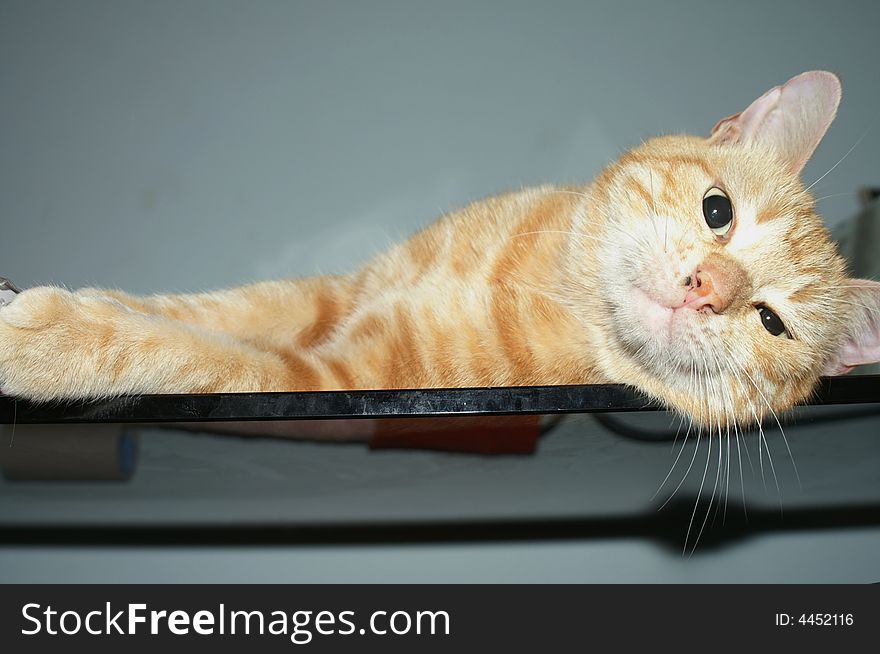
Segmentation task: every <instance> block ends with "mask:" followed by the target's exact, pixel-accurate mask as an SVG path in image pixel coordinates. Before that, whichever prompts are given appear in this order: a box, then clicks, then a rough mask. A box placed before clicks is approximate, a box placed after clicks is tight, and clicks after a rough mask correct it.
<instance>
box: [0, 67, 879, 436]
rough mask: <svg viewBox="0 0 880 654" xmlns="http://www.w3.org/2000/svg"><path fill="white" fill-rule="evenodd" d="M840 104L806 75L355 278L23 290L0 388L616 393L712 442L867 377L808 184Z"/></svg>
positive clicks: (856, 301) (863, 344)
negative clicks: (651, 401)
mask: <svg viewBox="0 0 880 654" xmlns="http://www.w3.org/2000/svg"><path fill="white" fill-rule="evenodd" d="M839 100H840V84H839V82H838V80H837V78H836V77H835V76H834V75H832V74H831V73H827V72H809V73H804V74H802V75H799V76H797V77H795V78H794V79H792V80H790V81H789V82H788V83H786V84H785V85H784V86H782V87H777V88H774V89H772V90H771V91H769V92H768V93H766V94H765V95H763V96H762V97H761V98H759V99H758V100H756V101H755V102H754V103H752V105H751V106H749V108H748V109H746V110H745V111H743V112H741V113H739V114H736V115H735V116H731V117H729V118H726V119H724V120H722V121H721V122H719V123H718V125H717V126H716V127H715V129H714V130H713V132H712V135H711V136H710V137H709V138H708V139H706V138H697V137H690V136H669V137H662V138H656V139H652V140H650V141H648V142H647V143H644V144H643V145H641V146H639V147H637V148H634V149H633V150H631V151H630V152H627V153H626V154H624V155H623V156H622V157H621V158H620V159H619V160H618V161H616V162H614V163H612V164H611V165H610V166H608V167H607V168H606V169H605V170H604V171H603V172H602V173H601V174H600V175H599V176H598V178H597V179H596V180H595V181H594V182H593V183H592V184H589V185H586V186H583V187H571V188H558V187H552V186H543V187H539V188H531V189H526V190H523V191H520V192H517V193H511V194H508V195H503V196H500V197H494V198H490V199H488V200H483V201H481V202H477V203H475V204H472V205H471V206H469V207H467V208H465V209H462V210H461V211H458V212H455V213H452V214H449V215H447V216H444V217H443V218H442V219H440V220H439V221H438V222H436V223H434V224H433V225H431V226H429V227H427V228H426V229H424V230H423V231H421V232H419V233H417V234H416V235H415V236H413V237H412V238H410V239H409V240H408V241H406V242H405V243H402V244H401V245H398V246H396V247H394V248H393V249H392V250H391V251H390V252H388V253H386V254H384V255H382V256H380V257H378V258H376V259H375V260H373V261H371V262H370V263H368V264H367V265H366V266H364V267H363V268H362V269H360V270H359V271H357V272H354V273H352V274H350V275H345V276H337V277H319V278H312V279H303V280H290V281H279V282H266V283H260V284H254V285H251V286H246V287H243V288H237V289H232V290H226V291H220V292H215V293H205V294H196V295H154V296H150V297H132V296H129V295H126V294H124V293H121V292H119V291H112V290H98V289H83V290H80V291H77V292H69V291H66V290H64V289H61V288H55V287H40V288H34V289H30V290H27V291H25V292H23V293H22V294H21V295H19V296H18V297H17V298H16V299H15V301H14V302H12V303H11V304H10V305H8V306H6V307H4V308H2V309H0V343H2V347H0V386H2V390H3V392H5V393H8V394H11V395H15V396H19V397H26V398H32V399H37V400H51V399H63V398H90V397H99V396H109V395H117V394H123V393H204V392H219V391H289V390H306V389H352V388H415V387H444V386H446V387H451V386H500V385H530V384H580V383H599V382H622V383H626V384H630V385H632V386H634V387H635V388H637V389H639V390H641V391H643V392H644V393H646V394H648V395H649V396H651V397H653V398H656V399H658V400H660V401H662V402H663V403H665V404H666V405H667V406H670V407H672V408H674V409H676V410H678V411H680V412H683V413H685V414H687V415H689V416H690V417H691V418H693V419H694V420H695V421H696V422H698V423H701V424H703V425H709V426H711V425H716V426H719V425H721V424H729V422H730V421H733V420H735V421H737V422H750V421H754V420H756V419H760V418H761V417H762V416H764V415H765V412H767V411H768V409H770V408H771V407H772V408H773V409H775V410H780V409H785V408H787V407H789V406H791V405H792V404H794V403H796V402H798V401H800V400H803V399H804V398H806V397H807V396H808V395H809V394H810V392H811V389H812V388H813V387H814V385H815V383H816V381H817V379H818V377H819V375H820V374H822V373H823V371H824V372H826V373H830V374H834V373H837V372H843V371H845V370H847V369H848V368H849V367H851V366H854V365H857V364H861V363H865V362H869V361H876V360H878V359H880V330H878V321H877V315H878V314H877V311H878V309H880V285H878V284H876V283H874V282H869V281H865V280H849V279H847V277H846V274H845V269H844V262H843V261H842V259H841V258H840V257H839V256H838V254H837V253H836V250H835V247H834V245H833V244H832V242H831V241H830V239H829V236H828V233H827V232H826V230H825V228H824V227H823V226H822V222H821V220H820V219H819V218H818V217H817V216H816V214H815V211H814V200H813V198H812V196H811V195H810V194H809V192H808V189H805V188H804V186H803V185H802V183H801V181H800V180H799V173H800V171H801V169H802V168H803V166H804V164H805V163H806V162H807V160H808V158H809V157H810V156H811V154H812V152H813V150H814V149H815V148H816V146H817V145H818V143H819V141H820V140H821V138H822V136H823V135H824V133H825V131H826V130H827V128H828V126H829V125H830V123H831V121H832V120H833V118H834V115H835V113H836V111H837V105H838V102H839Z"/></svg>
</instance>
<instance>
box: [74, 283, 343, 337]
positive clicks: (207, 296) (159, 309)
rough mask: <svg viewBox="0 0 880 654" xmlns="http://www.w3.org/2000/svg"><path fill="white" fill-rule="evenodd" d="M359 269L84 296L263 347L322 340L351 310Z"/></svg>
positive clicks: (94, 291) (85, 292)
mask: <svg viewBox="0 0 880 654" xmlns="http://www.w3.org/2000/svg"><path fill="white" fill-rule="evenodd" d="M358 289H359V278H358V277H357V276H356V275H349V276H326V277H312V278H305V279H295V280H283V281H271V282H259V283H256V284H249V285H246V286H241V287H238V288H231V289H225V290H221V291H214V292H207V293H187V294H157V295H147V296H135V295H130V294H128V293H124V292H122V291H118V290H115V289H99V288H84V289H80V290H79V291H77V292H76V294H77V295H78V296H81V297H84V298H110V299H113V300H115V301H117V302H120V303H121V304H123V305H124V306H126V307H128V308H130V309H133V310H135V311H138V312H140V313H144V314H148V315H155V316H162V317H165V318H168V319H171V320H177V321H181V322H185V323H187V324H189V325H194V326H198V327H201V328H204V329H207V330H211V331H216V332H222V333H224V334H228V335H230V336H233V337H234V338H236V339H239V340H244V341H247V342H249V343H252V344H254V345H256V346H257V347H259V348H261V349H279V348H283V349H288V348H290V347H295V348H297V349H306V348H311V347H314V346H316V345H320V344H321V343H322V342H323V341H325V340H327V338H328V337H329V336H330V335H331V333H332V332H333V330H334V329H335V328H336V327H337V326H338V324H339V323H340V322H342V320H343V319H344V318H345V317H346V316H347V315H348V313H349V312H350V311H351V308H352V306H353V305H354V301H355V296H356V294H357V291H358Z"/></svg>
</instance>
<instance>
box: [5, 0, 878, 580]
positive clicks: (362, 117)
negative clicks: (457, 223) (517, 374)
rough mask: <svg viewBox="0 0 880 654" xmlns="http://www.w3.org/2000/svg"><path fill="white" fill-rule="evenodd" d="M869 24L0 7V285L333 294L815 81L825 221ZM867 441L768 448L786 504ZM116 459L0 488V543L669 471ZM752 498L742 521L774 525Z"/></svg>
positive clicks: (423, 457)
mask: <svg viewBox="0 0 880 654" xmlns="http://www.w3.org/2000/svg"><path fill="white" fill-rule="evenodd" d="M878 24H880V9H878V5H877V3H874V2H837V3H828V2H773V3H765V2H737V3H730V2H729V1H723V2H721V1H719V2H709V1H706V0H702V1H699V2H685V1H677V2H670V3H659V2H621V1H617V2H558V1H557V2H541V3H538V2H528V3H517V2H505V3H500V2H496V3H489V2H482V3H476V2H443V3H436V2H400V3H388V2H370V3H367V2H347V3H341V2H266V1H263V2H194V1H187V2H169V1H157V2H140V3H134V2H121V1H114V2H109V1H108V2H86V1H83V2H76V3H73V2H34V1H27V2H9V1H6V0H4V1H3V2H0V179H2V182H0V220H2V232H0V274H2V275H4V276H7V277H10V278H12V279H14V280H15V281H17V282H18V283H19V284H20V285H22V286H30V285H33V284H37V283H45V282H52V283H62V284H66V285H69V286H80V285H109V286H118V287H122V288H126V289H129V290H132V291H140V292H147V291H164V290H200V289H207V288H214V287H220V286H226V285H231V284H237V283H241V282H245V281H251V280H256V279H262V278H266V277H276V276H287V275H301V274H312V273H316V272H334V271H343V270H349V269H351V268H353V267H354V266H356V265H357V264H358V263H359V262H361V261H363V260H364V259H365V258H366V257H367V256H369V255H371V254H373V253H375V252H377V251H379V250H381V249H382V248H384V247H385V246H386V245H387V244H389V243H391V242H394V241H395V240H397V239H399V238H401V237H403V236H405V235H406V234H408V233H410V232H412V231H414V230H415V229H417V228H418V227H420V226H421V225H423V224H425V223H426V222H428V221H430V220H431V219H432V218H434V217H436V216H437V215H438V214H440V213H442V212H443V211H445V210H448V209H452V208H455V207H457V206H460V205H461V204H463V203H465V202H468V201H470V200H473V199H476V198H479V197H482V196H486V195H491V194H493V193H496V192H500V191H503V190H507V189H511V188H517V187H520V186H523V185H531V184H537V183H541V182H545V181H555V182H566V181H582V180H588V179H590V178H591V177H592V176H593V175H595V173H596V172H597V171H598V170H599V169H600V167H601V166H602V165H603V163H605V162H607V161H608V160H609V159H611V158H613V157H614V156H615V155H617V154H619V153H620V152H622V151H623V150H624V149H626V148H627V147H628V146H630V145H632V144H635V143H638V142H639V141H640V140H641V139H643V138H646V137H648V136H650V135H652V134H657V133H669V132H679V131H687V132H691V133H697V134H705V133H708V130H709V129H710V128H711V127H712V125H713V124H714V123H715V121H716V120H717V119H719V118H721V117H724V116H726V115H728V114H731V113H733V112H735V111H738V110H740V109H742V108H744V107H745V106H746V105H747V104H748V103H749V102H750V101H751V100H752V99H754V98H755V97H757V96H758V95H760V94H761V93H763V92H764V91H765V90H767V89H768V88H769V87H771V86H773V85H775V84H778V83H781V82H783V81H785V80H786V79H788V78H789V77H791V76H793V75H795V74H797V73H799V72H801V71H803V70H809V69H814V68H824V69H830V70H834V71H836V72H838V73H839V74H841V76H842V78H843V82H844V102H843V105H842V107H841V111H840V114H839V117H838V120H837V122H836V123H835V124H834V126H832V128H831V130H830V132H829V135H828V137H827V138H826V140H825V142H824V143H823V145H822V146H821V147H820V149H819V150H818V152H817V154H816V156H815V158H814V161H813V162H812V163H811V164H810V165H809V166H808V168H807V169H806V171H805V179H807V181H812V180H813V179H816V178H817V177H819V176H820V175H821V174H822V173H824V172H825V171H826V170H828V169H829V168H830V167H831V166H833V165H834V164H835V162H837V161H838V160H839V159H840V158H841V157H842V156H843V155H844V154H845V153H846V152H847V150H849V149H850V147H851V146H853V144H855V143H856V142H857V141H858V140H859V139H860V137H862V136H863V135H864V139H863V140H862V141H861V143H860V144H859V145H858V146H857V147H856V148H855V150H854V151H853V152H852V153H851V154H850V155H849V156H848V157H847V158H846V159H845V160H844V161H843V162H842V163H840V165H839V166H838V167H837V168H836V169H835V170H834V171H833V172H832V173H831V174H829V175H828V176H827V177H826V178H825V179H824V180H823V181H822V182H821V183H820V184H818V185H817V186H816V188H815V190H816V192H817V194H818V195H819V196H820V197H824V198H825V199H823V200H822V201H821V202H820V208H821V210H822V212H823V213H824V215H825V216H826V218H827V220H828V222H829V223H830V224H836V223H838V222H840V221H843V220H845V219H846V218H847V217H849V216H851V215H852V214H853V213H854V212H855V210H856V206H857V205H856V201H855V195H854V194H855V190H856V189H857V188H858V187H859V186H861V185H865V184H875V185H876V184H878V174H877V173H878V171H880V147H878V146H880V134H878V131H877V117H878V107H880V102H878V100H880V90H878V89H880V85H878V80H880V74H878V62H880V40H878V39H877V31H876V29H877V25H878ZM661 420H664V419H662V418H661ZM664 424H665V423H664ZM876 426H877V423H876V421H873V422H872V421H862V422H859V423H848V425H847V427H846V428H845V429H841V428H837V429H832V430H829V429H827V428H826V429H825V430H824V431H822V430H819V431H816V430H815V429H813V431H810V432H809V433H804V434H800V435H799V433H798V430H797V429H794V431H793V432H791V431H790V432H789V438H790V439H792V440H796V441H797V443H796V447H794V449H795V454H796V457H797V458H798V461H799V463H801V465H802V467H805V468H806V473H805V472H804V471H803V470H802V477H804V478H805V482H804V485H803V487H802V488H801V489H800V490H797V491H791V490H786V493H785V497H786V502H789V503H790V505H798V503H799V502H800V503H803V504H809V505H816V504H822V503H823V502H824V503H833V502H863V503H864V502H869V503H870V502H873V503H877V502H878V501H880V493H878V490H877V489H878V482H880V473H878V468H880V466H878V465H877V460H878V451H877V444H876V440H875V439H874V438H872V434H873V432H874V431H876ZM831 432H833V434H832V433H831ZM832 436H833V439H834V441H831V442H830V439H831V437H832ZM771 440H772V446H771V449H773V452H774V454H775V453H776V452H779V451H782V452H783V453H784V449H782V447H783V446H782V445H781V444H780V442H779V441H778V439H777V438H776V437H775V436H773V437H771ZM141 442H142V457H141V466H140V468H139V470H138V472H137V474H136V476H135V478H134V480H133V481H132V482H131V483H130V484H128V485H124V484H123V485H120V486H109V487H108V486H107V485H106V484H105V485H99V484H80V485H75V486H68V485H51V484H48V485H47V484H30V485H28V484H24V485H21V484H13V483H8V482H6V483H2V484H0V520H5V521H12V520H18V521H20V520H22V519H24V518H27V519H30V520H33V521H37V522H40V521H43V522H52V521H57V520H59V519H61V518H62V517H64V518H66V519H70V520H74V521H76V520H78V519H87V518H91V519H96V518H97V519H100V518H102V517H103V518H108V517H112V518H113V519H121V518H122V517H125V518H128V519H134V520H137V519H149V518H151V517H152V518H157V517H158V518H164V519H168V518H176V519H181V520H186V521H197V520H198V519H199V517H200V516H216V515H218V512H223V511H226V512H227V513H226V515H227V517H228V518H229V519H230V520H236V519H238V518H240V517H242V516H248V515H251V514H254V513H255V512H256V513H257V514H260V515H264V514H265V515H276V516H279V517H283V518H286V519H291V520H296V519H303V520H305V519H310V520H311V519H315V517H316V516H323V518H324V519H328V520H333V519H349V518H351V517H352V516H367V517H376V518H382V517H398V518H400V517H403V518H406V517H412V518H418V517H425V516H427V517H432V516H434V517H454V516H456V515H462V514H463V513H464V514H467V515H471V516H472V517H476V518H479V517H481V516H484V517H487V518H488V517H492V516H498V515H526V516H528V515H547V514H554V513H556V514H559V513H566V514H586V515H593V514H596V513H597V512H598V513H601V512H602V511H629V510H641V509H642V508H643V507H644V506H646V505H648V503H649V498H650V496H651V494H652V493H653V491H654V489H655V488H656V487H657V485H658V484H659V482H660V481H661V480H662V479H663V477H664V476H665V474H666V472H667V470H668V469H669V467H670V465H671V464H672V460H673V457H672V455H671V454H670V452H669V451H668V450H667V449H666V448H659V449H658V448H653V449H650V451H647V450H644V449H643V448H640V447H635V446H632V445H631V444H621V443H618V442H616V441H614V440H613V439H611V438H610V437H609V436H607V435H603V434H602V433H601V432H599V431H597V430H596V429H595V427H594V426H592V425H591V424H588V423H577V422H576V423H574V424H573V425H569V426H567V427H565V428H564V429H563V431H561V432H559V433H557V434H555V435H554V436H552V437H551V438H550V439H548V440H547V441H546V443H544V444H543V445H542V448H541V450H540V452H539V454H538V455H537V456H536V457H533V458H526V459H522V458H499V459H481V458H475V457H456V456H450V455H430V454H404V453H398V454H395V455H393V456H389V455H383V454H377V453H369V452H367V451H366V450H364V449H363V448H361V447H359V446H344V447H339V448H336V449H333V448H328V447H326V446H325V447H320V446H315V445H308V444H296V443H266V442H255V443H250V444H243V443H241V442H240V441H235V440H225V439H217V438H216V437H208V436H193V435H184V434H175V433H173V432H161V433H148V434H145V435H144V437H143V438H142V439H141ZM753 453H754V452H753ZM426 467H427V469H428V470H429V471H430V474H429V476H428V477H429V480H430V482H426V481H425V472H424V471H425V469H426ZM695 481H699V479H697V480H695ZM756 483H757V488H758V489H759V490H758V491H749V489H748V487H747V491H749V492H751V493H752V495H749V492H747V496H748V497H749V498H750V499H754V500H755V501H757V502H758V503H760V502H762V501H768V502H770V503H771V504H772V503H774V502H777V501H778V500H777V498H776V495H775V491H774V492H770V493H769V496H768V494H767V493H765V492H764V491H763V490H762V489H761V484H760V478H758V479H757V482H756ZM785 483H787V484H788V485H787V486H785V489H792V488H797V485H796V483H795V482H794V481H792V479H788V480H787V481H786V482H785ZM365 487H366V488H368V489H379V491H381V492H365V491H364V489H365ZM452 488H457V489H459V490H458V491H457V492H452V493H451V492H450V489H452ZM255 489H256V490H255ZM462 489H464V490H462ZM304 498H305V499H304ZM322 512H323V513H322ZM23 517H24V518H23ZM685 527H686V525H682V531H683V532H684V529H685ZM878 546H880V530H878V529H866V530H860V531H852V532H825V533H815V534H810V533H800V534H794V535H786V536H764V537H761V538H758V539H754V540H751V541H749V542H747V543H739V544H734V545H731V546H729V547H726V548H721V549H720V550H713V551H712V552H705V553H698V555H697V556H695V557H694V558H692V559H682V558H681V556H680V555H679V554H678V553H677V552H675V551H669V550H666V549H664V548H661V547H659V546H657V545H656V544H654V543H650V542H639V541H619V542H611V543H609V542H600V543H581V542H574V543H565V544H543V545H542V544H517V545H509V546H508V545H491V546H489V545H486V546H483V545H467V546H464V545H462V546H455V547H448V548H438V547H428V546H424V547H410V548H390V547H389V548H381V547H380V548H375V547H374V548H329V549H308V548H307V549H280V550H278V549H275V550H266V549H261V550H253V551H249V550H232V551H223V550H211V551H210V552H198V551H192V550H190V551H174V550H162V551H161V552H138V551H126V550H119V551H113V550H106V549H100V550H98V549H95V550H90V549H88V548H84V549H78V550H51V549H48V550H47V549H40V550H36V549H10V548H7V549H5V550H2V551H0V580H53V579H80V580H89V579H92V580H103V581H133V580H175V579H190V580H211V579H218V580H248V579H254V580H262V581H268V580H273V579H277V580H286V581H290V580H312V581H320V580H338V581H343V580H347V579H352V580H365V579H369V580H374V581H381V580H414V581H416V580H468V579H471V580H495V581H503V580H529V581H541V580H547V581H565V580H584V581H589V580H601V581H616V580H617V581H639V580H645V581H678V580H680V581H712V580H723V581H738V580H739V581H757V580H780V581H799V580H820V581H834V580H839V581H871V580H873V581H877V580H880V564H878V563H877V557H876V552H877V551H878Z"/></svg>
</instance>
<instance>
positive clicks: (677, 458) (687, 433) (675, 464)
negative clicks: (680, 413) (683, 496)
mask: <svg viewBox="0 0 880 654" xmlns="http://www.w3.org/2000/svg"><path fill="white" fill-rule="evenodd" d="M690 431H691V430H690V427H688V430H687V432H686V433H685V435H684V441H682V444H681V447H680V448H679V450H678V455H677V456H676V457H675V461H673V462H672V467H671V468H669V472H667V473H666V476H665V477H664V478H663V481H661V482H660V485H659V486H658V487H657V490H655V491H654V494H653V495H651V501H654V499H655V498H656V497H657V496H658V495H659V494H660V491H661V490H663V486H665V485H666V482H667V481H669V478H670V477H671V476H672V472H673V471H674V470H675V467H676V466H677V465H678V461H679V459H680V458H681V454H682V452H684V448H685V446H686V445H687V441H688V435H689V434H690ZM676 490H678V488H677V487H676ZM674 494H675V491H673V495H674ZM670 499H671V496H670ZM668 501H669V499H667V500H666V502H668ZM666 502H664V503H663V504H662V505H661V506H660V508H658V509H657V510H658V511H659V510H660V509H662V508H663V507H664V506H666Z"/></svg>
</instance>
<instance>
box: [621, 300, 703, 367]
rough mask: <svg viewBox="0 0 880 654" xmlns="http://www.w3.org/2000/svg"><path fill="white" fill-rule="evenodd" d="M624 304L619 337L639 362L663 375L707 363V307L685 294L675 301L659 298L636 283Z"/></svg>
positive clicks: (625, 348)
mask: <svg viewBox="0 0 880 654" xmlns="http://www.w3.org/2000/svg"><path fill="white" fill-rule="evenodd" d="M670 299H671V298H670ZM669 304H674V306H669ZM623 308H624V313H625V314H626V315H627V320H625V321H621V322H620V323H618V326H617V329H616V332H617V336H618V340H619V342H620V343H621V345H622V346H623V349H624V350H625V351H626V352H627V354H628V355H629V356H630V357H631V358H632V359H634V360H635V361H637V362H638V363H639V365H641V366H643V367H645V368H646V369H649V370H651V371H652V372H653V374H655V375H656V374H663V375H664V376H665V375H669V374H672V375H676V376H678V375H690V374H692V372H693V369H694V366H697V367H698V368H701V369H702V368H705V367H706V366H707V359H706V354H705V352H703V350H702V344H703V343H705V342H706V340H707V338H711V336H712V335H711V334H708V333H707V331H706V330H707V324H706V323H707V321H708V320H710V318H709V316H708V315H707V313H706V312H705V311H702V310H698V309H695V308H693V307H692V306H690V305H688V304H686V303H685V302H684V301H683V298H682V300H680V301H678V302H674V303H671V302H664V301H663V300H658V299H656V297H655V296H654V295H653V294H652V293H651V292H650V291H647V290H645V289H643V288H641V287H639V286H638V285H635V284H634V285H633V292H632V296H631V297H630V302H629V303H628V304H627V305H626V306H625V307H623Z"/></svg>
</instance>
